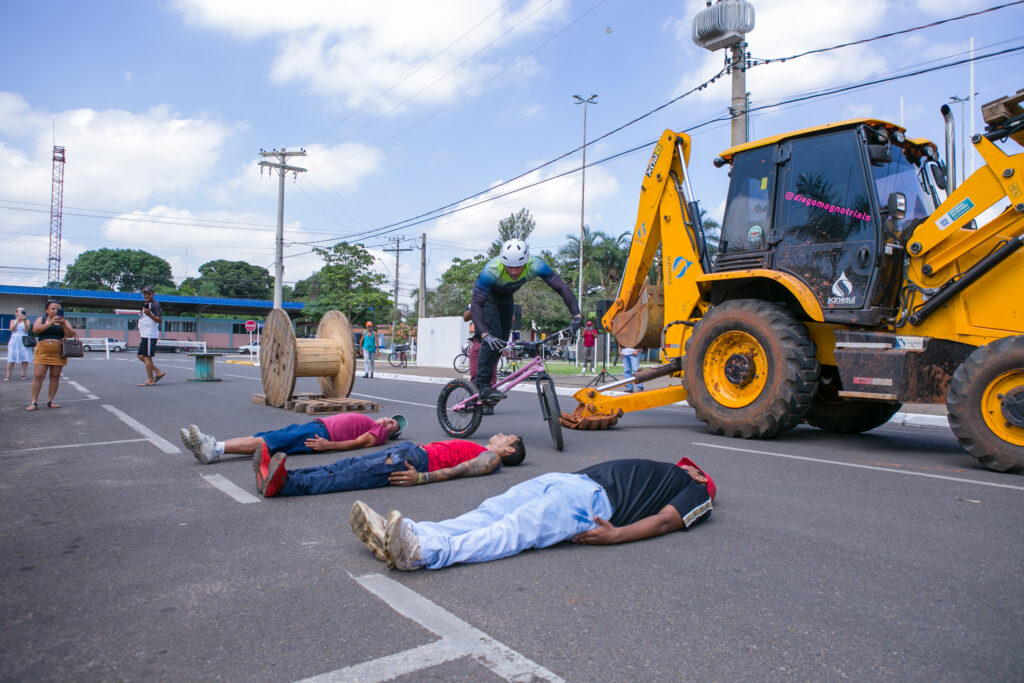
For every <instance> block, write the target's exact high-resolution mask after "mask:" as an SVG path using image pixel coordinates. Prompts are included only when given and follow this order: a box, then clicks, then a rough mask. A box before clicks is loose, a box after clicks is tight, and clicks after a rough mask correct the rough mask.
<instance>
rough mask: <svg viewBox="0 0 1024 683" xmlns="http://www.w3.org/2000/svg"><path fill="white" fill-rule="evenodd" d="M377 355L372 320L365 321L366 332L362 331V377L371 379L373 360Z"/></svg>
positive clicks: (375, 336)
mask: <svg viewBox="0 0 1024 683" xmlns="http://www.w3.org/2000/svg"><path fill="white" fill-rule="evenodd" d="M376 355H377V335H376V334H375V333H374V331H373V322H372V321H370V320H367V321H366V332H365V333H363V378H364V379H365V378H366V377H369V378H370V379H373V361H374V358H375V357H376Z"/></svg>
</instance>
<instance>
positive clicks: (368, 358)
mask: <svg viewBox="0 0 1024 683" xmlns="http://www.w3.org/2000/svg"><path fill="white" fill-rule="evenodd" d="M376 355H377V352H376V351H371V350H370V349H363V374H364V375H365V374H367V373H369V374H371V375H372V374H373V360H374V357H376Z"/></svg>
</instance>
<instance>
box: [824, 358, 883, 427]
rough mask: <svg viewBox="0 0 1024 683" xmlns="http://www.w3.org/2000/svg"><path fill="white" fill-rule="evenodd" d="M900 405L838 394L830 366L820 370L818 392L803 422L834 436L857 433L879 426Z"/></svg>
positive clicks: (836, 377)
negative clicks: (836, 434)
mask: <svg viewBox="0 0 1024 683" xmlns="http://www.w3.org/2000/svg"><path fill="white" fill-rule="evenodd" d="M902 407H903V404H902V403H886V402H884V401H858V400H854V399H849V398H843V397H841V396H840V395H839V373H838V371H837V370H836V368H835V366H833V365H826V366H823V367H822V368H821V381H820V382H819V383H818V393H817V395H816V396H815V397H814V402H813V403H811V408H810V410H808V411H807V415H806V416H805V417H804V420H806V421H807V424H809V425H811V426H812V427H817V428H818V429H820V430H822V431H825V432H835V433H838V434H860V433H861V432H869V431H871V430H872V429H874V428H875V427H881V426H882V425H884V424H885V423H886V422H888V421H889V419H890V418H891V417H892V416H893V415H895V414H896V413H897V412H899V409H900V408H902Z"/></svg>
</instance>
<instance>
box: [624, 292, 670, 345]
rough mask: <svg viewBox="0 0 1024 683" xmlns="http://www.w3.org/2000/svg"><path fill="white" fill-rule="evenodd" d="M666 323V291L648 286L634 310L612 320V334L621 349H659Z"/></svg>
mask: <svg viewBox="0 0 1024 683" xmlns="http://www.w3.org/2000/svg"><path fill="white" fill-rule="evenodd" d="M664 322H665V290H664V289H663V288H662V286H661V285H660V284H658V285H651V284H648V285H647V287H646V288H645V290H644V293H643V294H642V295H641V296H640V300H639V301H638V302H637V303H636V305H635V306H633V308H630V309H629V310H626V311H622V312H620V313H619V314H618V315H616V316H615V317H614V318H612V321H611V323H612V327H611V332H612V334H613V335H615V341H617V342H618V343H619V347H620V348H634V349H658V348H661V329H662V327H663V326H664Z"/></svg>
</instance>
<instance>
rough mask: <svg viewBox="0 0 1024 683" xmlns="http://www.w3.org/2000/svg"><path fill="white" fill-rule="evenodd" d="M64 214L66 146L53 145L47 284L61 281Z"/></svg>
mask: <svg viewBox="0 0 1024 683" xmlns="http://www.w3.org/2000/svg"><path fill="white" fill-rule="evenodd" d="M63 215H64V148H63V147H57V146H56V145H54V147H53V187H52V189H51V192H50V261H49V268H48V272H47V274H46V284H47V285H49V284H50V283H51V282H60V224H61V220H62V217H63Z"/></svg>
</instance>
